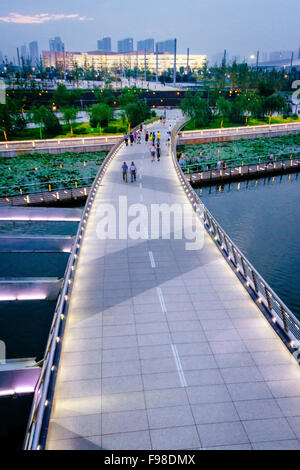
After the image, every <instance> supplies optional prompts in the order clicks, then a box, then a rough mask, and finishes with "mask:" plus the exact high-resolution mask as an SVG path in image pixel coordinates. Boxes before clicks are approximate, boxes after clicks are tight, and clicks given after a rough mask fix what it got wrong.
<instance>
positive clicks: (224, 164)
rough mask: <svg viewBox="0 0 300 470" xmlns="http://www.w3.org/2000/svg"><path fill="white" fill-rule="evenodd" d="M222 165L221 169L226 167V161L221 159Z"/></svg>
mask: <svg viewBox="0 0 300 470" xmlns="http://www.w3.org/2000/svg"><path fill="white" fill-rule="evenodd" d="M222 167H223V170H225V169H226V162H225V161H223V163H222Z"/></svg>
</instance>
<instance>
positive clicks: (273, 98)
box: [263, 94, 288, 124]
mask: <svg viewBox="0 0 300 470" xmlns="http://www.w3.org/2000/svg"><path fill="white" fill-rule="evenodd" d="M263 109H264V112H265V113H268V115H269V124H271V119H272V115H273V114H274V113H275V112H276V111H277V112H278V113H280V112H287V110H288V105H287V102H286V99H285V98H284V96H282V95H276V94H274V95H270V96H267V97H266V98H264V100H263Z"/></svg>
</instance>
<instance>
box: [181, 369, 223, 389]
mask: <svg viewBox="0 0 300 470" xmlns="http://www.w3.org/2000/svg"><path fill="white" fill-rule="evenodd" d="M184 375H185V379H186V382H187V384H188V386H189V387H192V386H194V385H217V384H223V383H224V380H223V377H222V375H221V374H220V372H219V371H218V369H206V370H190V371H186V372H185V373H184Z"/></svg>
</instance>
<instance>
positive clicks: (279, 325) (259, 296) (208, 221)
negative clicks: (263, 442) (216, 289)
mask: <svg viewBox="0 0 300 470" xmlns="http://www.w3.org/2000/svg"><path fill="white" fill-rule="evenodd" d="M185 123H186V120H184V121H181V122H180V123H178V125H177V126H175V128H174V129H173V132H172V137H171V154H172V159H173V162H174V166H175V170H176V172H177V175H178V178H179V180H180V182H181V184H182V186H183V189H184V191H185V192H186V194H187V197H188V198H189V200H190V202H191V204H192V206H193V208H194V210H195V212H196V213H197V214H198V215H199V217H201V219H202V221H203V224H204V226H205V228H206V230H207V231H208V233H209V235H210V236H211V238H212V239H213V241H214V242H215V244H216V246H217V247H218V248H219V250H220V252H221V253H222V255H223V256H224V258H225V259H226V260H227V261H228V263H229V265H230V266H231V268H232V269H233V270H234V272H235V273H236V274H237V276H238V278H239V279H240V281H241V282H242V283H243V285H244V286H245V288H246V289H247V290H248V292H249V293H250V295H251V297H252V298H253V300H254V301H255V302H256V303H257V305H258V306H259V307H260V309H261V310H262V311H263V313H264V314H265V316H266V318H267V319H268V320H269V322H270V324H271V325H272V326H273V328H274V329H275V330H276V331H277V333H278V334H279V335H280V337H281V339H282V340H283V341H284V343H285V344H286V346H287V347H288V349H289V350H290V351H291V352H295V351H297V349H298V345H299V342H300V321H299V320H298V318H297V317H296V316H295V315H294V314H293V312H292V311H291V310H290V309H289V308H288V307H287V306H286V305H285V304H284V302H283V301H282V300H281V299H280V298H279V297H278V295H277V294H276V293H275V292H274V291H273V289H272V288H271V287H270V286H269V284H268V283H267V282H266V281H265V279H264V278H263V277H262V276H261V275H260V274H259V272H258V271H257V270H256V269H255V268H254V266H253V265H252V264H251V263H250V261H248V259H247V258H246V257H245V256H244V255H243V253H242V252H241V251H240V249H239V248H238V247H237V245H236V244H235V243H234V242H233V241H232V240H231V238H230V237H229V236H228V235H227V233H226V232H225V231H224V230H223V228H222V227H221V226H220V224H219V223H218V222H217V221H216V219H215V218H214V217H213V215H212V214H211V213H210V211H209V210H208V209H207V208H206V206H205V205H204V204H203V202H202V201H201V199H200V198H199V197H198V196H197V194H196V193H195V192H194V191H193V189H192V187H191V185H190V184H189V182H188V181H187V180H186V178H185V175H184V173H183V172H182V169H181V167H180V165H179V163H178V161H177V158H176V137H177V132H178V131H179V129H181V128H182V127H183V125H184V124H185Z"/></svg>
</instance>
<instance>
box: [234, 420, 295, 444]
mask: <svg viewBox="0 0 300 470" xmlns="http://www.w3.org/2000/svg"><path fill="white" fill-rule="evenodd" d="M243 425H244V427H245V429H246V432H247V434H248V436H249V439H250V441H251V442H264V441H266V442H267V441H279V440H283V439H285V440H288V439H295V437H296V436H295V434H294V432H293V431H292V429H291V427H290V426H289V423H288V422H287V420H286V419H285V418H272V419H259V420H251V421H244V422H243Z"/></svg>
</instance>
